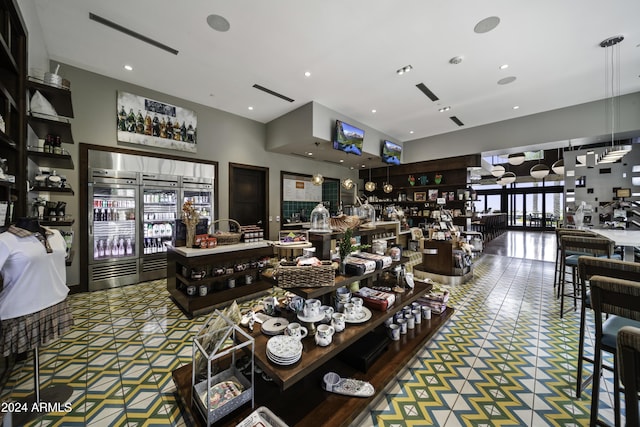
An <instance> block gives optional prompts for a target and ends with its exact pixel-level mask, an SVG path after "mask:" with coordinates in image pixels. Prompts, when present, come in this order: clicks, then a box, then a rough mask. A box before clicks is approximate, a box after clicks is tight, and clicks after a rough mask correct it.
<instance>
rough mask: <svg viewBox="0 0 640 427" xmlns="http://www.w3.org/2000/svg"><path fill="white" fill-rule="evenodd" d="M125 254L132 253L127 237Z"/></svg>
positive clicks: (129, 240)
mask: <svg viewBox="0 0 640 427" xmlns="http://www.w3.org/2000/svg"><path fill="white" fill-rule="evenodd" d="M125 253H126V254H127V255H133V246H131V239H127V248H126V249H125Z"/></svg>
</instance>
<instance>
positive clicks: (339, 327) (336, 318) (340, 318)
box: [331, 313, 347, 332]
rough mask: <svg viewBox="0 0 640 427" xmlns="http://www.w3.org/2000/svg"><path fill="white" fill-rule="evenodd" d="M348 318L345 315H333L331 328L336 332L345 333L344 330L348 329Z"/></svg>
mask: <svg viewBox="0 0 640 427" xmlns="http://www.w3.org/2000/svg"><path fill="white" fill-rule="evenodd" d="M345 319H346V316H345V315H344V313H333V315H332V316H331V326H333V328H334V329H335V330H336V332H342V331H344V328H346V327H347V324H346V322H345Z"/></svg>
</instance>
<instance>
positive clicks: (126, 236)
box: [88, 169, 138, 291]
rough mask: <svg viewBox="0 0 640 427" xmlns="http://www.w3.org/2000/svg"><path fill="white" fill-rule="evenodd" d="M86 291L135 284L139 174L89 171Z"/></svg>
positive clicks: (106, 170)
mask: <svg viewBox="0 0 640 427" xmlns="http://www.w3.org/2000/svg"><path fill="white" fill-rule="evenodd" d="M88 189H89V197H88V200H89V210H88V211H89V233H88V234H89V239H88V241H89V248H88V250H89V290H90V291H94V290H98V289H106V288H113V287H117V286H123V285H128V284H132V283H136V282H138V268H137V267H138V234H137V227H136V217H137V209H138V174H137V173H136V172H122V171H115V170H109V169H91V178H90V182H89V184H88Z"/></svg>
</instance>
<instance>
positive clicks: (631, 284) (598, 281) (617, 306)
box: [589, 276, 640, 427]
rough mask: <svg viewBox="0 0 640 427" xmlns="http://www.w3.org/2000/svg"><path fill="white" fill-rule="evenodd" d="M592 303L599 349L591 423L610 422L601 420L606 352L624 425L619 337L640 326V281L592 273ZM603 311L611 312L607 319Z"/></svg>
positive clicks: (617, 422)
mask: <svg viewBox="0 0 640 427" xmlns="http://www.w3.org/2000/svg"><path fill="white" fill-rule="evenodd" d="M589 283H590V286H591V305H592V306H593V311H594V313H595V316H594V318H595V326H596V328H595V329H596V336H595V342H594V344H595V352H594V358H593V359H594V363H593V385H592V387H591V425H592V426H594V425H606V424H604V423H603V422H602V421H600V420H598V406H599V402H600V376H601V375H602V352H603V351H606V352H608V353H610V354H612V355H613V394H614V397H613V399H614V402H613V406H614V409H613V413H614V417H615V418H614V419H615V425H616V427H619V426H620V418H621V417H620V383H619V378H618V366H617V365H618V362H617V337H618V331H619V330H620V329H621V328H622V327H623V326H633V327H636V328H640V282H635V281H632V280H624V279H616V278H614V277H606V276H591V279H590V280H589ZM603 314H607V315H609V316H608V318H607V319H606V320H604V319H603Z"/></svg>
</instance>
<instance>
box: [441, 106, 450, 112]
mask: <svg viewBox="0 0 640 427" xmlns="http://www.w3.org/2000/svg"><path fill="white" fill-rule="evenodd" d="M449 110H451V107H442V108H440V109H439V110H438V111H440V112H441V113H444V112H445V111H449Z"/></svg>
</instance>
